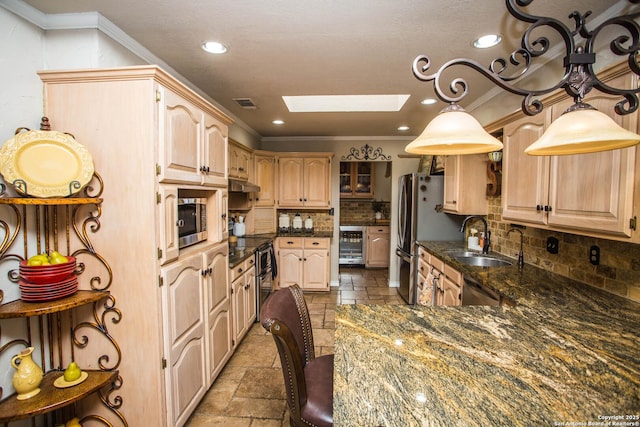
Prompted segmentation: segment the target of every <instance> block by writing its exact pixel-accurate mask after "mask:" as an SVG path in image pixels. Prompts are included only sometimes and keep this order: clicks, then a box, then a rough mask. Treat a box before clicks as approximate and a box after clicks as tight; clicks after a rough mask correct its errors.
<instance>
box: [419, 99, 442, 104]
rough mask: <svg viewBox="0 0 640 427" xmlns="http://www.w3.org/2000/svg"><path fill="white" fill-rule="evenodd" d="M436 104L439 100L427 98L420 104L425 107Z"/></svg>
mask: <svg viewBox="0 0 640 427" xmlns="http://www.w3.org/2000/svg"><path fill="white" fill-rule="evenodd" d="M436 102H438V100H437V99H435V98H426V99H423V100H422V101H420V103H421V104H423V105H432V104H435V103H436Z"/></svg>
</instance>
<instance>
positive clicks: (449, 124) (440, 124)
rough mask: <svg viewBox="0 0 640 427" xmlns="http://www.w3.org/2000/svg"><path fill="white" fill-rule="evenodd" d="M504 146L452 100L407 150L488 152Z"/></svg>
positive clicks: (424, 152) (415, 152) (452, 152)
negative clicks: (452, 102)
mask: <svg viewBox="0 0 640 427" xmlns="http://www.w3.org/2000/svg"><path fill="white" fill-rule="evenodd" d="M502 147H503V146H502V142H500V141H499V140H498V139H496V138H494V137H493V136H491V135H489V134H488V133H487V131H485V130H484V128H483V127H482V125H481V124H480V123H479V122H478V121H477V120H476V119H475V118H474V117H473V116H472V115H471V114H469V113H467V112H466V111H465V110H464V108H462V107H460V106H459V105H457V104H450V105H448V106H447V107H445V108H444V109H443V110H442V111H440V113H439V114H438V115H437V116H436V117H435V118H434V119H433V120H432V121H431V122H430V123H429V124H428V125H427V127H426V128H425V129H424V131H423V132H422V133H421V134H420V136H419V137H417V138H416V139H415V140H413V141H412V142H411V143H410V144H409V145H407V146H406V147H405V149H404V150H405V151H406V152H407V153H411V154H420V155H428V154H430V155H452V154H477V153H488V152H491V151H497V150H502Z"/></svg>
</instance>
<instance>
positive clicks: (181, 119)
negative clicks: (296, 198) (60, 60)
mask: <svg viewBox="0 0 640 427" xmlns="http://www.w3.org/2000/svg"><path fill="white" fill-rule="evenodd" d="M40 76H41V79H42V80H43V82H44V99H45V102H44V112H45V115H47V116H48V117H49V119H50V121H51V125H52V128H53V129H56V130H61V131H67V132H70V133H73V134H74V135H75V138H76V140H77V141H78V142H80V143H81V144H83V145H84V146H85V147H87V149H88V150H89V152H90V153H91V155H92V157H93V161H94V165H95V168H96V170H99V171H100V173H101V176H102V179H103V180H104V182H108V183H109V185H108V186H105V189H104V192H103V193H102V194H101V196H100V197H101V198H102V199H104V205H105V206H108V207H109V209H106V208H105V209H104V210H103V211H102V218H101V221H100V233H93V232H91V233H90V234H91V235H92V238H93V239H94V244H95V245H96V247H100V248H104V250H103V254H102V255H103V256H104V257H105V259H109V260H111V262H112V272H113V277H114V278H117V280H116V279H114V281H113V283H112V284H111V290H112V292H113V293H114V294H122V295H126V297H124V298H121V299H120V300H119V305H120V309H121V310H122V312H123V313H125V315H124V316H123V317H122V319H121V321H120V322H118V323H114V324H111V323H110V324H109V328H110V332H111V333H112V334H113V335H114V336H117V337H119V338H120V337H121V339H120V340H119V341H118V343H119V346H120V350H121V351H122V354H126V355H127V363H123V364H121V365H120V367H119V369H120V371H121V373H122V377H123V378H135V381H125V382H124V383H123V384H122V387H121V389H120V390H118V395H120V396H121V398H122V401H123V404H122V407H121V411H122V413H123V414H124V416H125V417H126V419H127V421H128V423H129V425H154V426H169V425H170V426H180V425H183V424H184V422H186V420H187V419H188V415H189V413H190V410H191V409H192V408H194V407H195V405H196V404H197V401H198V400H199V396H201V395H202V393H203V391H205V390H206V389H207V388H208V387H209V386H210V384H211V382H212V381H213V378H212V372H215V371H216V369H218V371H219V365H218V363H219V361H220V360H224V358H225V357H226V355H227V349H228V345H225V344H223V348H221V349H217V350H215V351H213V352H212V351H211V348H212V346H213V345H216V344H215V343H212V342H211V340H215V341H216V342H219V341H223V342H224V341H225V340H226V338H224V336H223V333H222V332H220V331H223V330H224V329H225V328H226V327H228V325H227V326H224V325H223V326H220V325H222V324H221V323H220V322H223V323H224V322H225V320H224V319H223V317H224V316H225V314H221V313H222V312H223V311H225V309H223V307H225V304H226V302H225V301H224V299H225V298H224V297H223V298H222V300H221V299H220V292H221V291H220V290H219V289H218V290H215V292H217V293H216V294H215V295H216V296H212V299H211V301H212V304H213V302H214V301H215V302H217V304H216V306H215V307H217V309H216V308H215V307H212V306H209V305H208V301H209V299H208V298H209V294H208V293H209V292H210V291H211V289H210V287H209V286H207V285H206V283H208V282H209V279H210V278H209V277H207V272H208V271H209V268H212V267H211V266H210V265H209V263H210V262H213V260H212V258H209V259H205V258H206V256H209V255H211V253H210V252H209V251H213V252H214V253H216V252H217V253H218V256H217V258H216V257H215V256H213V255H211V256H212V257H213V258H215V259H216V269H217V268H218V267H217V266H219V265H221V264H225V263H226V269H227V270H228V261H227V260H228V257H227V256H226V255H224V254H223V253H221V252H220V251H222V250H223V249H224V247H226V246H227V245H226V242H224V240H223V239H224V238H225V237H224V236H225V234H224V231H225V229H226V217H225V216H224V214H225V212H226V211H225V210H224V207H223V206H224V204H225V203H226V185H227V180H226V177H223V176H217V175H215V174H212V173H211V171H212V170H218V172H216V174H219V169H218V168H219V166H218V165H219V164H217V163H216V164H214V165H213V168H212V164H209V165H208V166H209V170H208V174H205V173H203V172H202V171H201V170H200V167H201V166H205V165H204V163H203V162H201V161H198V160H195V161H194V159H200V160H201V159H202V158H203V156H201V157H198V152H199V151H198V150H200V149H201V148H203V144H204V141H205V140H206V139H207V138H208V137H207V134H208V135H209V137H211V138H210V139H213V140H216V141H218V142H220V143H222V141H223V140H224V139H225V138H226V134H227V126H228V124H229V123H231V120H230V118H229V117H227V116H226V115H224V114H223V113H221V112H220V111H218V110H217V109H216V108H215V107H213V106H212V105H211V104H209V103H208V102H207V101H205V100H204V99H203V98H202V97H200V96H199V95H197V94H196V93H195V92H193V91H191V90H190V89H188V88H187V87H185V86H184V85H182V84H181V83H179V82H178V81H177V80H175V79H174V78H172V77H171V76H169V75H168V74H167V73H165V72H164V71H162V70H161V69H159V68H158V67H155V66H140V67H127V68H118V69H106V70H101V69H93V70H72V71H45V72H41V73H40ZM207 116H209V117H210V118H212V119H215V120H214V121H215V122H217V124H215V125H213V127H210V126H208V125H207V123H208V119H207ZM216 126H218V129H215V127H216ZM212 135H213V136H212ZM169 147H171V148H169ZM219 148H220V147H219V146H218V148H217V149H219ZM203 152H204V151H203ZM212 152H221V153H223V154H222V155H220V156H219V157H221V158H224V157H225V155H224V154H225V153H226V149H222V150H219V151H215V150H214V151H210V152H209V153H210V154H211V153H212ZM185 153H188V155H185ZM205 157H206V156H205ZM217 160H218V161H219V160H220V159H219V158H218V159H217ZM225 173H226V172H225ZM223 175H224V174H223ZM183 191H190V192H191V193H190V194H194V195H197V197H206V198H207V207H208V210H207V213H208V217H207V225H208V229H209V237H208V240H207V242H203V243H200V244H198V245H194V246H190V247H188V248H185V249H181V250H178V251H177V254H176V253H175V248H176V238H175V236H174V235H173V232H174V231H175V222H174V220H175V219H176V218H175V208H174V207H173V204H174V203H175V198H176V195H180V194H181V193H180V192H183ZM176 255H177V256H176ZM226 274H228V272H227V273H219V274H218V275H217V277H218V280H224V279H221V277H226ZM211 280H213V279H211ZM219 285H224V286H229V283H228V282H227V283H223V284H220V283H216V286H219ZM178 289H180V291H178ZM216 310H218V311H216ZM214 312H215V317H217V318H218V320H217V322H218V326H216V327H214V326H213V324H214V323H215V322H216V321H214V320H213V318H212V319H209V316H208V315H211V316H213V315H214ZM218 316H222V317H218ZM211 328H214V329H211ZM214 330H216V332H215V337H216V338H214V332H213V331H214ZM218 334H222V335H221V336H222V337H219V336H218ZM187 337H188V338H187ZM98 346H100V341H98ZM141 349H143V350H141ZM218 350H219V351H218ZM140 408H144V410H141V409H140Z"/></svg>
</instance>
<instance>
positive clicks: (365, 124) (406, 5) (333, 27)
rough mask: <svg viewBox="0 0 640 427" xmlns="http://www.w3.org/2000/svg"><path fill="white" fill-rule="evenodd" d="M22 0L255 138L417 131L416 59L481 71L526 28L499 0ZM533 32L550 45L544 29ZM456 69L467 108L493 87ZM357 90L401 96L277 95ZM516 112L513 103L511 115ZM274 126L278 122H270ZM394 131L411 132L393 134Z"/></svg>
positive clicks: (570, 4)
mask: <svg viewBox="0 0 640 427" xmlns="http://www.w3.org/2000/svg"><path fill="white" fill-rule="evenodd" d="M25 2H26V3H28V4H29V5H31V6H33V7H35V8H37V9H38V10H40V11H42V12H44V13H47V14H57V13H74V12H89V11H97V12H99V13H100V14H102V15H103V16H104V17H106V18H107V19H108V20H110V21H111V22H112V23H114V24H115V25H116V26H118V27H119V28H120V29H122V30H123V31H124V32H125V33H127V34H128V35H129V36H131V37H132V38H134V39H135V40H136V41H137V42H139V43H140V44H141V45H143V46H144V47H145V48H146V49H148V50H149V51H150V52H151V53H152V54H153V55H155V56H156V57H158V58H160V59H161V60H162V61H163V62H165V63H166V64H168V65H169V66H170V67H171V68H173V69H174V70H176V71H177V72H178V73H179V74H181V75H182V76H184V77H185V78H186V79H188V80H189V81H190V82H192V83H193V84H194V85H195V86H197V87H198V88H199V89H201V91H203V92H204V93H206V94H207V95H208V96H209V97H211V98H212V99H213V100H215V102H216V103H217V104H218V105H219V106H222V107H223V109H225V110H226V112H227V113H230V115H231V116H232V117H234V118H235V119H236V120H239V121H241V122H243V123H244V124H246V126H248V127H249V128H251V129H253V130H254V131H255V132H256V133H257V134H258V135H259V137H262V138H265V137H266V138H268V137H287V136H326V137H335V136H393V137H396V136H398V137H399V136H406V135H417V134H419V133H420V132H421V131H422V129H423V128H424V127H425V126H426V124H427V123H428V122H429V120H431V118H432V117H433V116H434V115H435V114H437V112H438V111H439V110H440V109H442V107H443V106H444V103H443V102H442V101H440V102H438V103H437V104H436V105H432V106H424V105H421V104H420V101H421V100H422V99H423V98H425V97H433V96H434V91H433V89H432V83H431V82H421V81H419V80H418V79H416V78H415V77H414V76H413V73H412V71H411V65H412V61H413V59H414V58H415V57H416V56H417V55H420V54H425V55H428V56H429V57H430V59H431V61H432V64H433V65H432V69H431V70H430V72H431V71H435V70H436V69H437V67H440V65H442V64H443V63H445V62H446V61H448V60H450V59H453V58H458V57H467V58H472V59H475V60H477V61H479V62H480V63H481V64H485V65H488V64H489V63H490V62H491V60H493V59H495V58H497V57H507V56H508V54H509V53H510V52H511V51H512V50H514V49H515V48H516V47H518V46H519V44H520V36H521V34H522V32H523V31H524V30H525V29H526V28H527V27H526V25H525V24H523V23H521V22H519V21H517V20H516V19H515V18H513V17H512V16H511V15H509V14H508V12H507V11H506V8H505V3H504V1H502V0H483V1H471V0H422V1H417V0H366V1H360V0H275V1H265V0H190V1H173V0H136V1H135V2H132V1H128V0H56V1H51V0H25ZM638 7H639V6H638V5H632V4H631V3H629V2H628V1H627V0H615V1H614V0H562V1H557V0H535V1H534V2H533V4H531V5H530V6H528V7H527V8H526V11H527V12H528V13H530V14H534V15H542V16H549V17H553V18H556V19H559V20H561V21H562V22H564V23H565V25H567V26H569V28H573V21H572V20H569V19H568V17H567V16H568V14H569V13H570V12H571V11H573V10H578V11H580V12H582V13H584V12H585V11H587V10H592V11H593V15H592V17H590V18H589V20H588V22H592V21H594V20H595V19H596V18H600V19H601V18H602V16H608V15H609V14H611V13H615V14H619V13H620V10H622V11H624V13H628V12H630V11H631V10H637V9H638ZM598 22H599V21H598ZM492 32H498V33H500V34H501V35H502V36H503V37H504V38H505V39H506V40H504V41H503V43H502V44H500V45H499V46H497V47H493V48H490V49H485V50H478V49H474V48H473V47H472V41H473V40H474V39H475V38H477V37H478V36H480V35H483V34H486V33H492ZM544 34H545V35H547V36H549V37H550V38H552V41H553V42H558V41H559V40H560V39H559V38H558V37H557V36H555V33H553V32H552V31H546V32H545V33H544ZM208 40H217V41H220V42H222V43H224V44H226V45H227V46H228V47H229V51H228V52H227V53H226V54H224V55H211V54H207V53H206V52H204V51H203V50H202V49H201V48H200V46H201V44H202V43H203V42H205V41H208ZM609 41H610V39H609ZM603 42H604V41H603ZM607 43H608V41H607ZM560 60H561V59H560ZM619 60H621V59H618V61H619ZM461 68H462V67H457V70H456V73H457V75H452V77H458V76H465V77H466V79H467V81H468V84H469V88H470V93H469V95H468V96H467V97H466V98H465V99H464V100H463V101H462V102H461V104H462V105H463V106H464V107H465V108H469V107H470V106H471V107H473V108H475V107H476V106H477V104H478V103H479V102H480V101H478V100H477V98H479V97H482V96H484V97H485V98H486V97H487V96H486V94H487V93H488V92H489V91H491V90H495V86H494V85H493V84H491V83H490V82H488V80H487V79H486V78H484V77H482V76H481V75H480V73H477V72H472V71H471V70H467V69H462V70H461ZM549 68H552V67H549ZM556 81H557V80H556ZM446 86H448V83H446V84H445V87H446ZM362 94H409V95H410V97H409V99H408V101H407V102H406V104H405V105H404V106H403V108H401V109H400V111H398V112H384V113H383V112H371V113H358V112H351V113H290V112H288V111H287V108H286V106H285V104H284V102H283V100H282V98H281V97H282V96H283V95H362ZM234 98H251V99H252V100H253V101H254V102H255V104H256V105H257V108H256V109H253V110H246V109H242V108H241V107H240V106H239V105H238V104H237V103H236V102H235V101H234V100H233V99H234ZM474 102H475V104H474ZM517 108H519V101H517V102H516V103H514V105H513V106H512V108H511V110H512V111H513V110H515V109H517ZM274 119H282V120H284V121H285V124H284V125H281V126H276V125H274V124H272V120H274ZM400 125H406V126H409V128H410V129H409V130H408V131H406V132H401V131H398V130H397V128H398V126H400Z"/></svg>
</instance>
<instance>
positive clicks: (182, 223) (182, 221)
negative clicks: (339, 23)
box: [176, 219, 184, 228]
mask: <svg viewBox="0 0 640 427" xmlns="http://www.w3.org/2000/svg"><path fill="white" fill-rule="evenodd" d="M176 225H177V226H178V228H181V227H184V220H182V219H179V220H177V221H176Z"/></svg>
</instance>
